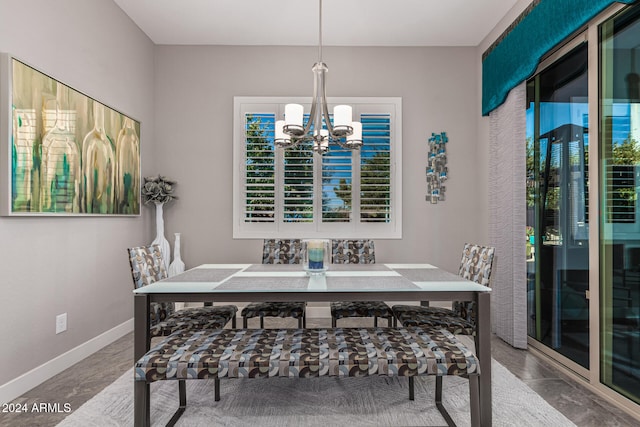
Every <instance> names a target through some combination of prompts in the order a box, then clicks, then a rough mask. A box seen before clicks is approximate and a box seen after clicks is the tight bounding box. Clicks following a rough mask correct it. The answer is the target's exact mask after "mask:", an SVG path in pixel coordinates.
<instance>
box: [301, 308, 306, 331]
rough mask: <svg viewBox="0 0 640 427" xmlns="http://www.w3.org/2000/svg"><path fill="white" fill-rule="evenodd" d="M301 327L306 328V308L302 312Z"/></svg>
mask: <svg viewBox="0 0 640 427" xmlns="http://www.w3.org/2000/svg"><path fill="white" fill-rule="evenodd" d="M302 327H303V328H304V329H306V328H307V311H306V310H305V312H304V313H302Z"/></svg>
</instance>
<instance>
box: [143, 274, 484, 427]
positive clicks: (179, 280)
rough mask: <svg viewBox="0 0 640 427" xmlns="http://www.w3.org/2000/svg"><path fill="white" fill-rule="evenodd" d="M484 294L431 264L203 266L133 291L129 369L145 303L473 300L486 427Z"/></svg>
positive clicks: (146, 340) (146, 318) (146, 339)
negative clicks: (310, 269) (318, 269)
mask: <svg viewBox="0 0 640 427" xmlns="http://www.w3.org/2000/svg"><path fill="white" fill-rule="evenodd" d="M490 292H491V288H489V287H486V286H483V285H480V284H478V283H476V282H473V281H471V280H467V279H464V278H462V277H461V276H459V275H457V274H453V273H450V272H447V271H445V270H443V269H440V268H437V267H436V266H434V265H431V264H406V263H388V264H387V263H384V264H382V263H380V264H332V265H330V267H329V268H328V269H327V271H323V272H321V273H312V274H310V273H309V272H308V271H305V270H303V269H302V266H301V265H296V264H203V265H200V266H197V267H195V268H192V269H189V270H187V271H185V272H184V273H181V274H178V275H176V276H173V277H169V278H166V279H163V280H160V281H157V282H155V283H152V284H150V285H147V286H143V287H141V288H138V289H136V290H134V363H135V361H137V360H138V359H140V358H141V357H142V356H143V355H144V354H145V353H146V352H147V351H149V348H150V344H151V337H150V333H149V329H150V304H151V303H152V302H185V303H193V302H216V303H218V302H226V303H229V302H237V303H242V302H257V301H274V302H276V301H307V302H331V301H389V302H391V301H416V302H422V303H424V302H427V301H474V302H475V303H476V331H475V332H476V337H475V342H476V349H475V353H476V356H477V357H478V360H479V364H480V381H479V387H480V390H479V392H480V423H481V425H483V426H490V425H491V421H492V413H491V328H490V323H491V321H490V310H491V308H490ZM399 327H400V326H399Z"/></svg>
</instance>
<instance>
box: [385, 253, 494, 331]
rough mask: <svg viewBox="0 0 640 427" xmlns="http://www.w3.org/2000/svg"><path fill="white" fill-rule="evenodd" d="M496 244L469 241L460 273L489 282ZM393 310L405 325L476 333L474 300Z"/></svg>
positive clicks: (463, 254)
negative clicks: (444, 305)
mask: <svg viewBox="0 0 640 427" xmlns="http://www.w3.org/2000/svg"><path fill="white" fill-rule="evenodd" d="M494 255H495V248H492V247H487V246H480V245H474V244H471V243H466V244H465V245H464V249H463V251H462V259H461V261H460V268H459V270H458V275H459V276H461V277H463V278H465V279H469V280H472V281H474V282H476V283H479V284H481V285H484V286H489V282H490V280H491V270H492V268H493V260H494ZM392 309H393V313H394V315H395V316H396V318H397V319H398V320H399V321H400V323H401V324H402V326H405V327H407V326H427V327H434V328H443V329H446V330H448V331H449V332H451V333H452V334H458V335H474V336H475V325H476V322H475V320H476V308H475V303H474V302H473V301H454V302H453V304H452V309H451V310H449V309H447V308H441V307H422V306H415V305H394V306H393V307H392Z"/></svg>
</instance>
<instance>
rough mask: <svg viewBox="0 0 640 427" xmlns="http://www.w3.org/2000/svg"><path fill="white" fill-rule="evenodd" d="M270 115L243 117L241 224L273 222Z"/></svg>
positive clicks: (271, 131)
mask: <svg viewBox="0 0 640 427" xmlns="http://www.w3.org/2000/svg"><path fill="white" fill-rule="evenodd" d="M274 118H275V114H273V113H267V114H265V113H262V114H260V113H254V114H252V113H247V114H245V115H244V139H245V169H244V180H243V181H244V183H243V201H244V221H245V222H274V219H275V206H276V199H275V197H276V196H275V188H276V187H275V160H276V157H275V150H274V146H273V135H274V132H275V130H274Z"/></svg>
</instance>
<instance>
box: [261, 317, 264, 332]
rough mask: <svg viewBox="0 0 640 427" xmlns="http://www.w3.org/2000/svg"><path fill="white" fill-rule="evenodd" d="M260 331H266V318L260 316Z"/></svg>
mask: <svg viewBox="0 0 640 427" xmlns="http://www.w3.org/2000/svg"><path fill="white" fill-rule="evenodd" d="M260 329H264V316H260Z"/></svg>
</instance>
